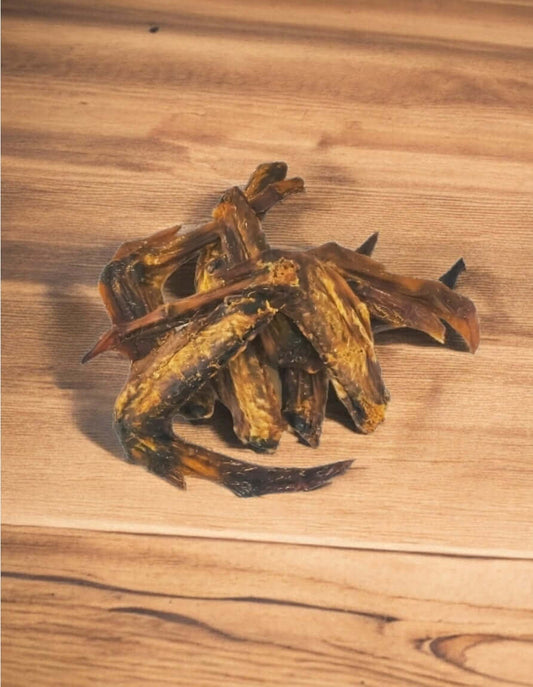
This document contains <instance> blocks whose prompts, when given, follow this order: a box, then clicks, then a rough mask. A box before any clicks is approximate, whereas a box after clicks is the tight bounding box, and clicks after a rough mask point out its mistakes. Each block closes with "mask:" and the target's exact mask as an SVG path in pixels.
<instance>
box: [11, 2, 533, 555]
mask: <svg viewBox="0 0 533 687" xmlns="http://www.w3.org/2000/svg"><path fill="white" fill-rule="evenodd" d="M3 11H4V28H5V31H4V34H3V41H4V46H3V47H4V52H3V57H4V60H3V62H4V65H3V68H4V83H3V86H4V112H3V115H4V117H3V125H4V137H3V153H4V161H3V171H4V184H3V192H4V206H3V214H4V226H5V228H4V246H3V277H4V280H5V283H4V284H5V285H4V308H3V318H4V325H5V327H4V331H5V342H4V350H3V365H4V375H3V387H4V391H5V398H4V408H3V413H4V421H3V423H4V424H3V426H4V433H3V449H4V451H3V457H4V460H3V475H4V510H3V518H4V521H5V522H8V523H12V524H26V525H28V524H50V523H54V524H57V525H59V526H67V527H90V528H94V529H103V530H105V529H109V528H111V529H113V528H114V527H119V528H120V529H126V530H133V531H135V530H139V531H145V532H150V531H152V532H166V533H181V534H191V533H194V534H197V535H202V536H209V535H210V534H213V533H217V534H218V535H220V536H225V537H242V538H252V539H266V540H284V541H309V542H318V543H320V542H329V543H334V544H336V545H340V546H354V545H357V546H370V547H372V546H382V547H384V548H392V549H398V548H400V549H401V548H409V549H417V550H433V551H434V550H447V551H469V552H476V551H477V552H479V551H482V550H485V551H498V552H499V553H500V554H502V555H513V552H514V553H516V552H520V553H521V555H530V553H531V551H532V543H533V532H532V529H531V528H532V522H533V512H532V503H533V498H532V495H533V467H532V465H533V462H532V460H531V458H532V457H533V456H532V453H533V452H532V442H531V419H530V413H529V412H528V411H527V409H528V407H529V401H530V399H531V388H532V387H531V382H532V376H533V375H532V370H533V346H532V345H531V326H530V324H529V315H528V303H529V300H530V295H529V294H530V284H531V281H532V278H533V273H532V266H531V259H530V255H531V248H532V239H531V231H530V226H531V218H532V215H533V209H532V203H531V191H532V190H533V188H532V187H533V173H532V172H533V171H532V165H531V161H532V158H533V146H532V141H533V124H532V121H531V116H530V112H531V106H532V104H533V88H532V79H531V50H530V47H531V32H530V31H528V30H527V28H526V27H527V23H528V21H529V22H530V21H531V17H532V7H531V5H530V4H516V3H493V2H444V3H438V4H437V5H436V4H435V3H425V2H421V3H419V2H405V3H390V2H386V1H385V0H380V2H378V3H357V5H356V6H353V7H352V5H351V4H347V3H344V2H340V1H339V2H333V3H328V5H327V8H326V6H324V7H322V6H321V5H320V3H307V2H306V3H296V4H293V5H291V7H286V6H285V5H271V4H269V5H268V6H267V5H264V4H263V3H256V4H253V6H252V7H250V3H248V4H246V5H245V4H244V3H242V2H237V1H232V2H223V3H219V2H216V3H213V2H208V1H207V0H200V1H198V2H194V3H192V2H183V3H180V8H179V12H178V11H177V9H176V6H175V3H173V2H163V0H160V1H158V2H156V3H150V8H149V9H147V8H146V7H145V5H144V4H143V3H140V2H125V1H120V2H118V1H117V2H113V3H107V4H103V5H102V4H99V5H98V6H97V7H95V6H94V4H92V3H89V2H88V1H86V0H82V1H81V2H76V3H71V2H63V1H59V2H42V3H39V4H38V5H36V4H35V3H30V2H25V1H22V2H9V1H8V2H6V3H4V6H3ZM154 24H157V25H158V26H159V27H160V30H159V31H158V32H157V33H150V32H149V30H148V29H149V27H150V26H152V25H154ZM279 158H281V159H286V160H287V161H288V162H289V163H290V169H291V172H292V173H294V174H301V175H302V176H304V177H305V179H306V182H307V188H308V190H307V193H306V194H305V195H304V196H302V197H299V198H292V199H290V201H287V202H286V203H284V205H283V206H282V207H280V208H277V209H276V210H275V211H274V212H273V213H272V216H271V217H270V218H269V220H268V222H267V224H266V227H267V230H268V232H269V235H270V236H271V237H272V242H273V243H274V244H277V245H281V246H305V245H309V244H317V243H321V242H323V241H325V240H337V241H339V242H340V243H344V244H346V245H350V246H353V245H356V244H357V243H358V242H359V241H360V240H362V239H364V238H365V237H366V236H367V235H368V234H370V233H371V232H373V231H375V230H377V229H379V230H381V238H380V245H379V247H378V252H377V257H378V258H379V259H381V260H383V261H384V262H385V263H386V264H387V265H389V266H390V267H391V268H392V269H394V270H397V271H400V272H405V273H411V274H418V275H420V276H426V277H431V276H436V275H438V274H440V273H441V272H442V271H443V270H444V269H446V267H448V266H449V265H450V264H451V263H452V262H453V261H454V260H455V259H456V258H457V257H459V256H460V255H463V256H464V258H465V259H466V262H467V264H468V266H469V271H468V273H467V274H466V275H465V277H464V278H463V279H462V281H461V286H460V289H461V291H462V292H463V293H465V294H467V295H469V296H471V297H472V298H473V299H474V301H475V302H476V303H477V305H478V307H479V310H480V316H481V323H482V344H481V349H480V351H479V353H478V354H476V356H475V357H470V356H467V355H464V354H459V353H457V352H454V351H445V350H438V349H437V348H435V347H430V346H424V345H422V343H423V342H422V341H421V339H419V338H413V337H411V338H408V339H407V342H408V343H400V342H398V343H397V345H392V341H391V340H390V341H389V342H388V343H387V344H386V345H385V344H384V345H382V346H380V348H379V355H380V360H381V362H382V365H383V369H384V376H385V379H386V381H387V384H388V386H389V387H390V390H391V393H392V402H391V405H390V409H389V412H388V416H387V420H386V422H385V424H384V425H383V426H382V427H380V428H379V430H378V431H377V432H376V433H375V435H373V436H371V437H357V436H355V435H353V434H352V433H351V432H350V431H349V429H348V428H347V427H346V426H345V425H344V424H343V423H342V422H339V421H331V422H328V424H327V425H326V429H325V433H324V439H323V444H322V446H321V448H320V449H319V450H318V451H317V452H314V453H313V452H310V451H309V450H306V449H304V448H303V447H302V448H300V447H299V446H298V445H297V444H296V443H295V441H294V440H293V439H292V438H291V437H290V436H287V437H285V439H284V442H283V444H282V447H281V449H280V451H279V453H278V454H277V455H276V456H275V457H272V458H268V459H267V460H271V461H272V462H274V461H276V462H278V463H279V464H283V463H285V464H287V463H294V464H299V465H305V464H316V463H320V462H323V461H329V460H332V459H342V458H348V457H356V458H357V462H356V467H360V468H364V469H360V470H357V469H355V470H353V471H351V472H350V473H349V474H348V475H347V476H346V477H345V478H343V479H342V480H338V481H337V482H336V483H335V485H333V486H332V487H330V488H328V489H327V490H324V491H323V492H321V493H316V494H313V495H297V496H292V497H279V498H278V497H276V498H266V499H261V500H259V501H253V502H249V503H243V502H242V501H238V500H237V499H235V498H234V497H232V496H231V495H230V494H227V493H225V492H223V491H222V490H220V489H218V490H217V489H216V488H214V487H212V486H210V485H208V484H204V483H200V482H197V481H193V480H191V482H190V490H189V492H188V493H186V494H182V493H180V492H177V491H175V490H173V489H172V488H171V487H169V486H167V485H166V484H164V483H162V482H160V481H158V480H157V479H156V478H154V477H150V476H147V475H145V474H144V473H143V472H142V470H139V469H134V468H133V467H130V466H127V465H125V464H122V463H121V462H120V460H119V457H120V455H121V454H120V450H119V448H118V446H117V443H116V440H115V439H114V437H113V435H112V432H111V429H110V415H111V408H112V403H113V398H114V396H115V394H116V392H117V391H118V389H119V387H120V385H121V383H122V379H123V378H124V376H125V372H126V369H125V365H124V364H123V363H121V362H117V361H116V360H115V359H114V358H113V357H109V358H107V359H105V360H101V361H100V360H98V361H95V362H94V364H92V365H91V366H90V367H87V368H80V366H79V359H80V357H81V354H82V353H83V352H84V350H85V349H86V348H87V347H88V346H89V345H90V344H91V343H92V342H93V341H94V339H95V338H96V336H97V335H98V334H99V333H100V332H101V331H102V330H103V329H104V328H105V327H106V325H107V319H106V316H105V313H104V311H103V308H102V306H101V304H100V303H99V300H98V295H97V293H96V289H95V282H96V279H97V276H98V273H99V271H100V269H101V267H102V266H103V264H104V263H105V261H106V260H107V259H108V257H109V256H110V254H111V253H112V251H113V250H114V248H115V247H116V245H117V244H118V243H120V242H122V241H123V240H125V239H131V238H134V237H138V236H143V235H145V234H147V233H150V232H152V231H154V230H156V229H160V228H163V227H165V226H168V225H170V224H174V223H176V222H179V221H182V220H183V221H193V220H197V219H198V218H200V217H203V216H205V215H206V214H208V213H209V211H210V207H211V206H212V204H213V202H215V201H216V199H217V197H218V195H219V193H220V192H221V191H222V190H223V189H224V188H225V187H227V186H228V185H230V184H233V183H242V182H243V181H244V180H245V179H246V177H247V176H248V174H249V172H250V170H251V169H253V168H254V167H255V165H256V164H257V163H258V162H261V161H264V160H268V159H279ZM394 338H395V339H396V337H394ZM183 432H184V434H185V435H186V436H188V437H190V438H191V439H192V438H193V437H194V439H195V440H201V441H203V442H205V443H206V444H209V445H210V446H212V447H213V448H217V449H219V450H226V446H227V443H228V442H227V439H228V438H229V439H230V440H231V434H230V432H229V430H228V423H227V419H226V421H221V422H220V423H219V425H218V426H217V428H216V429H214V430H211V429H209V428H208V427H206V428H203V427H202V428H200V429H198V428H190V427H184V428H183ZM228 452H231V453H232V454H233V455H239V456H240V457H247V458H248V459H250V455H249V454H248V453H247V452H244V451H241V450H239V449H237V448H230V449H228ZM206 503H208V504H209V506H208V507H206V506H205V504H206Z"/></svg>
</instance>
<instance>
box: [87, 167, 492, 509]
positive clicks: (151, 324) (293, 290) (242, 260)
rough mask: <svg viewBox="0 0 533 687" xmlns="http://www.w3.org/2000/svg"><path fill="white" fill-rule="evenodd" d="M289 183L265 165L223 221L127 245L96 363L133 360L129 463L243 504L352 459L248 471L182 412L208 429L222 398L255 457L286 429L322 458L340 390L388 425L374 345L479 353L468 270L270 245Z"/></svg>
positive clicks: (114, 276) (296, 183) (122, 406)
mask: <svg viewBox="0 0 533 687" xmlns="http://www.w3.org/2000/svg"><path fill="white" fill-rule="evenodd" d="M286 174H287V166H286V165H285V163H282V162H275V163H267V164H263V165H260V166H259V167H258V168H257V169H256V170H255V172H254V173H253V174H252V176H251V178H250V180H249V182H248V184H247V185H246V187H245V188H244V190H241V189H240V188H238V187H233V188H231V189H229V190H228V191H227V192H226V193H225V194H224V195H223V196H222V198H221V199H220V201H219V203H218V205H217V206H216V207H215V209H214V211H213V215H212V219H211V220H210V221H208V222H206V223H204V224H201V225H198V226H197V227H195V228H194V229H193V230H192V231H188V232H186V233H184V232H180V228H181V227H180V226H177V227H172V228H171V229H167V230H164V231H161V232H158V233H157V234H154V235H153V236H150V237H148V238H146V239H142V240H139V241H132V242H129V243H125V244H123V245H122V246H121V247H120V248H119V249H118V251H117V252H116V254H115V256H114V257H113V259H112V260H111V262H110V263H108V265H106V267H105V268H104V270H103V272H102V275H101V277H100V284H99V288H100V294H101V296H102V299H103V301H104V304H105V306H106V308H107V310H108V312H109V315H110V317H111V320H112V323H113V326H112V328H111V329H110V330H109V331H108V332H106V333H105V334H104V335H103V336H102V337H101V338H100V340H99V341H98V343H97V344H96V345H95V346H94V348H93V349H92V350H91V351H89V353H87V355H86V356H85V358H84V362H85V361H87V360H89V359H90V358H93V357H94V356H96V355H98V354H99V353H102V352H103V351H106V350H110V349H116V350H118V351H120V352H122V353H123V354H124V355H126V356H127V357H128V358H129V359H130V360H131V363H132V364H131V370H130V375H129V379H128V381H127V383H126V386H125V387H124V389H123V390H122V392H121V393H120V395H119V397H118V399H117V401H116V405H115V428H116V430H117V433H118V435H119V437H120V440H121V442H122V445H123V447H124V449H125V451H126V454H127V456H128V458H129V459H130V460H132V461H134V462H135V463H139V464H141V465H144V466H145V467H147V468H148V469H149V470H150V471H152V472H154V473H156V474H158V475H160V476H162V477H164V478H165V479H167V480H168V481H170V482H172V483H173V484H176V485H178V486H180V487H184V486H185V475H188V474H194V475H198V476H202V477H204V478H207V479H210V480H213V481H215V482H219V483H221V484H223V485H224V486H226V487H228V488H229V489H231V490H232V491H233V492H234V493H235V494H237V495H239V496H257V495H261V494H267V493H274V492H284V491H309V490H312V489H317V488H319V487H322V486H323V485H325V484H326V483H327V482H328V481H329V480H330V479H331V478H332V477H334V476H336V475H340V474H342V473H344V472H345V471H346V470H347V469H348V467H349V466H350V464H351V461H340V462H335V463H331V464H328V465H321V466H318V467H311V468H304V469H300V468H284V467H267V466H260V465H256V464H253V463H247V462H243V461H239V460H235V459H233V458H229V457H227V456H224V455H221V454H218V453H214V452H213V451H210V450H208V449H205V448H203V447H200V446H195V445H191V444H188V443H186V442H184V441H183V440H182V439H180V438H179V437H178V436H177V435H176V433H175V431H174V429H173V425H172V419H173V418H174V416H175V415H176V414H178V413H179V414H181V415H185V416H188V417H191V418H196V419H198V418H209V417H211V416H212V414H213V411H214V407H215V401H216V399H218V400H220V401H221V402H222V403H223V404H224V405H225V406H226V407H227V408H228V409H229V411H230V412H231V415H232V417H233V424H234V430H235V434H236V435H237V437H238V438H239V439H240V441H241V442H242V443H243V444H244V445H246V446H248V447H250V448H251V449H254V450H255V451H261V452H272V451H274V450H275V449H276V447H277V445H278V442H279V440H280V437H281V434H282V432H283V431H284V429H285V428H286V427H287V426H289V427H290V428H292V430H293V431H294V432H295V433H296V434H297V435H298V437H299V438H300V439H301V441H302V442H303V443H305V444H308V445H309V446H317V445H318V442H319V438H320V433H321V430H322V423H323V420H324V414H325V407H326V399H327V396H328V389H329V387H330V385H331V386H332V387H333V389H334V390H335V393H336V394H337V396H338V398H339V399H340V401H341V402H342V404H343V405H344V406H345V408H346V410H347V412H348V414H349V416H350V417H351V419H352V421H353V425H354V427H355V429H356V430H357V431H359V432H362V433H368V432H372V431H373V430H374V429H375V428H376V427H377V425H378V424H379V423H380V422H382V420H383V418H384V414H385V409H386V406H387V402H388V400H389V394H388V392H387V389H386V387H385V384H384V383H383V380H382V377H381V370H380V366H379V363H378V361H377V358H376V351H375V347H374V334H375V333H377V332H380V331H383V330H388V329H395V328H398V327H410V328H413V329H417V330H420V331H422V332H425V333H426V334H429V336H431V337H433V338H434V339H436V340H437V341H440V342H444V338H445V332H446V328H445V324H446V325H448V326H449V327H450V328H452V329H453V330H455V331H456V332H457V333H458V334H459V335H460V336H461V337H462V338H463V339H464V341H465V342H466V345H467V346H468V348H469V349H470V350H471V351H472V352H473V351H475V350H476V348H477V346H478V343H479V327H478V320H477V315H476V310H475V307H474V305H473V303H472V302H471V301H470V300H468V299H467V298H465V297H464V296H461V295H459V294H458V293H456V292H455V291H453V290H452V288H453V286H454V284H455V280H456V278H457V276H458V274H459V273H460V272H461V271H462V269H464V264H463V263H462V261H459V262H458V263H456V265H454V267H453V268H452V269H451V270H450V271H449V272H448V273H446V275H444V276H443V277H441V280H439V281H430V280H425V279H416V278H413V277H403V276H399V275H396V274H393V273H391V272H388V271H387V270H386V269H385V268H384V267H383V265H381V264H380V263H379V262H376V261H375V260H373V259H372V258H371V257H370V254H371V253H372V250H373V248H374V245H375V242H376V238H377V235H373V236H371V237H370V239H368V240H367V241H365V243H364V244H363V245H362V246H360V247H359V248H358V249H357V250H350V249H347V248H343V247H342V246H339V245H338V244H336V243H326V244H324V245H322V246H320V247H318V248H312V249H310V250H307V251H289V250H277V249H275V248H272V247H270V246H269V244H268V241H267V238H266V236H265V233H264V232H263V230H262V226H261V219H262V217H263V216H264V214H265V213H266V212H267V211H268V210H269V209H270V208H271V207H272V206H273V205H275V204H276V203H277V202H278V201H280V200H282V199H283V198H285V197H286V196H288V195H290V194H292V193H296V192H299V191H302V190H303V181H302V180H301V179H299V178H294V179H287V178H286ZM191 259H195V260H196V268H195V269H196V273H195V293H192V294H191V295H189V296H186V297H184V298H180V299H178V300H173V301H172V300H171V301H165V298H164V295H163V294H164V285H165V283H166V282H167V280H168V278H169V277H170V276H171V275H175V274H176V273H177V272H178V270H180V269H181V268H182V267H183V265H184V264H185V263H186V262H188V261H190V260H191ZM178 275H179V272H178ZM444 323H445V324H444Z"/></svg>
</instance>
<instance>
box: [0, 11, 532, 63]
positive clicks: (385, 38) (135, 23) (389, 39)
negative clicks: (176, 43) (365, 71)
mask: <svg viewBox="0 0 533 687" xmlns="http://www.w3.org/2000/svg"><path fill="white" fill-rule="evenodd" d="M485 6H486V5H485ZM3 14H4V16H5V17H9V18H17V19H20V20H24V21H28V20H30V19H31V20H33V21H35V20H40V21H43V22H46V23H49V22H50V21H51V20H53V22H54V23H61V24H65V23H72V22H75V23H76V24H77V25H78V26H79V25H80V24H85V25H87V26H99V25H103V26H105V27H108V26H110V25H111V26H112V25H115V26H122V27H123V28H126V27H128V28H135V27H139V28H140V29H142V30H143V31H144V30H146V24H147V21H146V16H147V13H146V12H145V11H144V10H143V9H130V10H128V9H126V8H121V9H120V11H118V12H113V11H112V10H111V11H110V10H109V8H108V7H102V8H99V7H98V6H95V7H93V6H92V5H87V6H86V7H82V6H80V4H76V3H74V4H72V5H69V4H68V3H65V4H63V3H60V4H59V3H57V4H53V3H47V4H46V10H43V11H39V9H38V8H37V7H36V6H35V5H34V4H33V3H31V2H21V3H19V2H17V3H15V4H13V5H9V3H5V5H4V8H3ZM523 14H524V19H526V18H529V17H530V14H529V13H528V12H527V10H526V9H525V8H524V12H523ZM149 16H151V15H149ZM158 22H159V26H162V27H164V29H165V32H166V33H167V32H170V31H174V32H176V33H186V34H187V35H191V34H193V35H198V36H201V37H213V36H220V35H223V36H224V37H225V38H229V37H233V38H239V39H241V40H242V39H246V38H247V37H250V39H253V40H256V37H257V36H258V35H260V36H261V38H262V40H263V41H265V42H268V41H269V40H280V39H282V40H283V41H290V42H292V43H298V42H300V43H304V44H309V43H311V44H313V45H317V44H320V43H322V44H328V45H330V44H335V45H353V44H357V45H358V46H359V47H364V48H365V49H367V50H368V51H372V52H376V51H378V50H379V51H381V50H382V49H383V48H388V49H394V50H404V51H410V50H413V49H414V50H417V51H419V50H423V49H426V50H430V51H431V52H432V53H433V54H434V53H435V52H436V51H437V52H440V53H442V54H446V53H447V52H450V53H453V54H454V55H456V54H457V53H458V52H465V53H475V54H476V55H478V56H480V55H484V56H488V55H494V54H501V53H503V54H504V55H505V56H506V57H509V58H512V57H515V58H519V57H524V58H526V59H528V57H529V55H530V50H529V49H528V48H522V47H519V46H508V45H503V46H499V45H497V44H494V43H489V42H485V41H466V40H463V41H460V40H457V39H454V40H453V41H450V40H447V39H439V38H433V37H429V36H416V37H413V36H409V35H407V34H393V33H387V32H382V31H368V30H367V31H364V30H358V29H352V28H349V25H350V22H349V19H348V17H347V22H346V28H343V29H337V28H328V27H325V28H324V27H321V28H317V27H311V26H306V25H304V24H298V23H291V22H278V21H269V22H264V21H260V20H254V19H252V20H249V19H245V18H244V17H241V18H239V19H235V18H233V17H232V18H229V17H224V16H205V15H195V14H193V13H186V12H181V13H180V12H178V11H175V10H172V11H171V12H164V11H161V10H159V11H158Z"/></svg>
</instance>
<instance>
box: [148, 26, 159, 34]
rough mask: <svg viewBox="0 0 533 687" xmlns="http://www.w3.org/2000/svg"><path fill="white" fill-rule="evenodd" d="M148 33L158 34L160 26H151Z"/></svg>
mask: <svg viewBox="0 0 533 687" xmlns="http://www.w3.org/2000/svg"><path fill="white" fill-rule="evenodd" d="M148 31H150V33H157V32H158V31H159V26H150V28H149V29H148Z"/></svg>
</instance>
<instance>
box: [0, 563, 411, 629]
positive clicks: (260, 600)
mask: <svg viewBox="0 0 533 687" xmlns="http://www.w3.org/2000/svg"><path fill="white" fill-rule="evenodd" d="M2 577H6V578H11V579H16V580H24V581H28V582H49V583H51V584H65V585H72V586H77V587H88V588H91V589H100V590H102V591H106V592H119V593H121V594H133V595H138V596H146V597H157V598H166V599H182V600H187V601H217V602H219V601H222V602H234V603H249V604H265V605H269V606H289V607H292V608H304V609H308V610H313V611H324V612H327V613H346V614H348V615H353V616H356V617H358V618H368V619H370V620H375V621H376V622H378V623H383V624H387V623H394V622H398V621H399V620H400V618H397V617H395V616H391V615H380V614H378V613H369V612H368V611H356V610H353V609H349V608H336V607H334V606H320V605H318V604H306V603H303V602H300V601H288V600H286V599H270V598H266V597H258V596H195V595H187V594H171V593H165V592H152V591H148V590H144V589H129V588H127V587H119V586H115V585H109V584H104V583H103V582H94V581H92V580H84V579H82V578H79V577H67V576H64V575H34V574H32V573H24V572H17V571H2Z"/></svg>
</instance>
